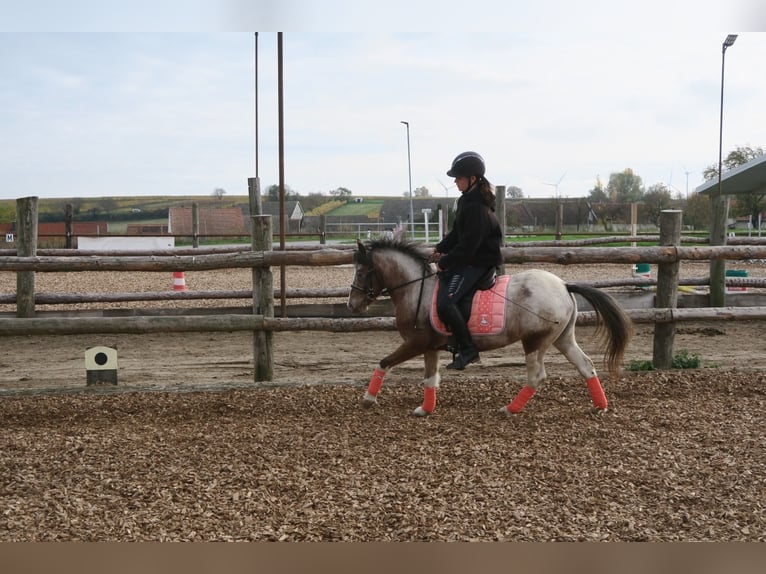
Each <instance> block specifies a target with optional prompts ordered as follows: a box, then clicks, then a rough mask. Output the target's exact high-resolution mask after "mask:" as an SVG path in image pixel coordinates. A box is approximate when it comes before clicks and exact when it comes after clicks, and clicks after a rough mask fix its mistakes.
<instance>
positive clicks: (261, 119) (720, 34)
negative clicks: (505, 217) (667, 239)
mask: <svg viewBox="0 0 766 574" xmlns="http://www.w3.org/2000/svg"><path fill="white" fill-rule="evenodd" d="M760 4H761V3H760V2H758V1H756V0H729V1H728V2H720V1H718V0H697V1H689V0H676V1H675V2H668V1H659V0H644V1H643V2H640V3H639V2H606V1H603V0H580V1H579V2H576V3H575V2H571V1H568V0H538V1H537V2H534V3H531V2H528V1H524V2H522V1H519V0H504V1H496V0H475V1H473V2H471V3H468V4H466V3H464V2H455V1H453V0H442V1H441V2H433V3H432V2H424V3H417V4H415V3H411V2H409V3H408V2H403V1H400V0H389V2H387V3H386V5H385V6H383V5H376V4H371V3H365V2H358V1H356V2H347V1H345V0H324V1H323V2H321V3H318V2H308V1H305V2H299V1H296V0H281V1H280V2H267V1H265V0H261V1H258V0H256V1H255V2H244V1H238V0H223V1H220V0H219V1H218V2H213V1H207V0H186V1H184V2H177V1H170V2H161V3H157V2H155V1H152V2H148V1H146V0H134V1H133V2H130V3H126V2H96V1H94V0H72V1H69V2H66V3H64V2H59V1H53V0H48V1H44V0H28V1H26V2H24V3H20V2H16V1H7V0H0V134H1V136H0V137H2V149H3V152H2V153H1V154H0V199H12V198H18V197H26V196H38V197H99V196H140V195H209V194H212V193H213V192H214V190H215V189H218V188H223V189H224V190H225V192H226V194H228V195H247V179H248V178H249V177H253V176H254V175H256V133H257V141H258V146H257V152H258V153H257V171H258V173H257V175H258V176H259V177H260V180H261V187H262V189H264V190H265V189H267V188H268V187H269V186H271V185H273V184H277V183H278V182H279V165H280V162H279V138H278V134H279V98H278V84H279V83H278V67H277V62H278V53H277V52H278V37H277V33H276V32H273V31H269V30H284V32H283V34H282V48H283V49H282V53H283V68H282V72H283V116H282V117H283V126H284V130H283V131H284V140H283V146H284V181H285V184H286V185H287V186H288V187H289V188H290V189H291V190H292V191H294V192H298V193H300V194H301V195H308V194H310V193H318V192H319V193H325V194H328V193H329V192H331V191H333V190H335V189H337V188H339V187H344V188H347V189H349V190H351V192H352V193H353V194H354V195H356V196H379V195H385V196H404V195H408V194H409V191H410V189H411V188H412V189H417V188H419V187H423V186H425V187H427V188H428V190H429V192H430V194H431V195H433V196H441V195H445V196H448V197H455V196H456V195H457V194H458V192H457V191H456V188H455V186H454V183H453V181H452V180H451V179H450V178H449V177H448V176H447V175H446V171H447V170H448V169H449V167H450V164H451V161H452V159H453V158H454V156H456V155H457V154H458V153H460V152H462V151H467V150H473V151H477V152H479V153H480V154H482V155H483V157H484V159H485V160H486V164H487V177H488V179H489V180H490V181H491V182H492V183H494V184H496V185H505V186H506V187H508V186H516V187H519V188H521V190H522V192H523V193H524V195H525V196H526V197H552V196H555V195H558V196H561V197H582V196H586V195H588V193H589V191H590V190H591V189H593V187H594V185H595V184H596V181H597V180H598V179H600V180H601V181H602V182H603V183H604V184H606V183H607V182H608V180H609V176H610V174H612V173H615V172H620V171H623V170H624V169H626V168H630V169H632V170H633V172H634V173H635V174H636V175H638V176H640V177H641V178H642V181H643V183H644V185H645V186H646V187H649V186H651V185H654V184H658V183H661V184H664V185H666V186H668V187H669V188H670V190H671V191H672V192H673V193H679V194H681V195H686V194H687V193H690V192H693V191H694V189H695V188H696V187H697V186H698V185H700V184H701V183H702V182H703V177H702V172H703V170H704V169H705V168H706V167H708V166H710V165H714V164H717V161H718V146H719V128H720V109H721V69H722V42H723V40H724V38H725V37H726V35H727V34H730V33H734V34H738V35H739V36H738V38H737V41H736V43H735V44H734V45H733V46H732V47H730V48H728V50H727V51H726V56H725V77H724V107H723V110H724V114H723V144H722V145H723V153H724V156H725V155H726V153H727V152H728V151H730V150H732V149H734V148H735V147H737V146H751V147H763V148H766V107H765V106H764V102H766V74H765V73H763V66H764V62H766V7H761V6H760ZM259 30H263V31H259ZM256 32H257V56H258V57H257V62H258V74H257V88H258V89H257V105H258V113H257V117H256ZM402 122H408V125H405V124H404V123H402ZM410 181H411V185H410Z"/></svg>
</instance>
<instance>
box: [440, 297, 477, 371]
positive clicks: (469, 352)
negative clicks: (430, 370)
mask: <svg viewBox="0 0 766 574" xmlns="http://www.w3.org/2000/svg"><path fill="white" fill-rule="evenodd" d="M442 315H443V319H442V320H444V322H445V323H447V325H448V326H449V328H450V331H452V336H453V337H454V338H455V342H456V346H457V350H456V352H455V351H453V353H452V357H453V359H452V362H451V363H450V364H449V365H447V368H448V369H455V370H458V371H462V370H463V369H465V368H466V366H467V365H469V364H471V363H475V362H476V361H478V360H479V350H478V349H477V348H476V346H475V345H474V344H473V338H472V337H471V332H470V331H469V330H468V326H467V325H466V324H465V319H463V314H462V313H461V312H460V310H459V309H458V308H457V307H456V306H455V305H449V306H448V307H446V308H444V309H442Z"/></svg>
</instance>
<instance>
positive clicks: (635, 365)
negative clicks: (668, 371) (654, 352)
mask: <svg viewBox="0 0 766 574" xmlns="http://www.w3.org/2000/svg"><path fill="white" fill-rule="evenodd" d="M701 366H702V359H700V356H699V354H697V353H695V354H693V355H689V351H687V350H686V349H681V350H680V351H679V352H678V353H677V354H676V355H675V356H674V357H673V362H672V364H671V367H672V368H673V369H699V368H700V367H701ZM625 369H626V370H628V371H653V370H654V365H653V364H652V362H651V361H642V360H639V359H636V360H633V361H631V362H630V363H628V365H627V367H625Z"/></svg>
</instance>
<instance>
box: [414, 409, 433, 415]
mask: <svg viewBox="0 0 766 574" xmlns="http://www.w3.org/2000/svg"><path fill="white" fill-rule="evenodd" d="M412 414H413V416H416V417H427V416H428V415H430V414H431V413H429V412H428V411H426V410H425V409H424V408H423V407H418V408H416V409H415V410H414V411H412Z"/></svg>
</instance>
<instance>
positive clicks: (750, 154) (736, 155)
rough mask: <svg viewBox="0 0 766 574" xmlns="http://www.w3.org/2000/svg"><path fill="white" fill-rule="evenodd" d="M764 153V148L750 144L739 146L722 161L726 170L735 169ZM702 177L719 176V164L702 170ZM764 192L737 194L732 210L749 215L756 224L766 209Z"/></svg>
mask: <svg viewBox="0 0 766 574" xmlns="http://www.w3.org/2000/svg"><path fill="white" fill-rule="evenodd" d="M763 154H764V151H763V148H761V147H757V148H751V147H750V146H737V148H736V149H734V150H733V151H730V152H729V153H728V155H727V156H726V159H724V160H723V161H722V162H721V163H722V164H723V168H725V169H726V170H729V169H734V168H735V167H738V166H740V165H742V164H745V163H747V162H749V161H750V160H753V159H755V158H757V157H760V156H762V155H763ZM702 177H704V178H705V179H706V180H710V179H714V178H717V177H718V165H717V164H714V165H710V166H708V167H707V168H706V169H705V171H703V172H702ZM764 196H766V193H764V192H755V193H743V194H738V195H737V202H736V204H735V205H734V207H733V209H732V211H733V212H734V214H735V215H747V216H749V217H750V221H752V222H753V223H754V224H755V225H757V222H758V215H759V214H760V213H761V212H762V211H763V209H764Z"/></svg>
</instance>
